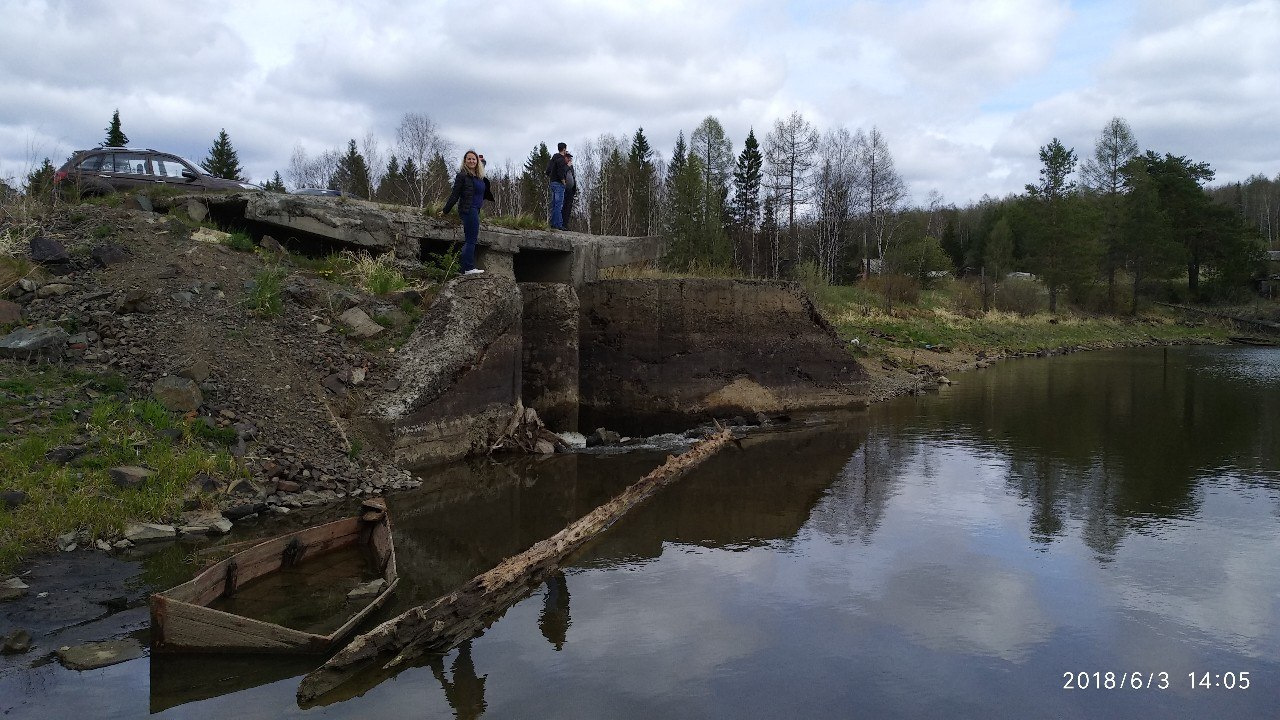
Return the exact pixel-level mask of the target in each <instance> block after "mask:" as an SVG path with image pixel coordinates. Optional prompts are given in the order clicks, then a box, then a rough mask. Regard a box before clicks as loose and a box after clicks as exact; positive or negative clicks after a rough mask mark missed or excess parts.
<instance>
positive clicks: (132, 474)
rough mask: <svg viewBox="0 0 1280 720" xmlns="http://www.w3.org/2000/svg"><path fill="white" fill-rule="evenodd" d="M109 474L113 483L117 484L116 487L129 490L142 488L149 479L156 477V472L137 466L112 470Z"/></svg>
mask: <svg viewBox="0 0 1280 720" xmlns="http://www.w3.org/2000/svg"><path fill="white" fill-rule="evenodd" d="M107 474H108V475H110V476H111V482H113V483H115V485H116V487H120V488H125V489H126V490H128V489H132V488H136V487H139V486H141V485H142V483H144V482H146V480H147V478H149V477H151V476H152V475H155V471H154V470H148V469H147V468H144V467H138V466H137V465H123V466H121V467H113V468H111V469H110V470H108V471H107Z"/></svg>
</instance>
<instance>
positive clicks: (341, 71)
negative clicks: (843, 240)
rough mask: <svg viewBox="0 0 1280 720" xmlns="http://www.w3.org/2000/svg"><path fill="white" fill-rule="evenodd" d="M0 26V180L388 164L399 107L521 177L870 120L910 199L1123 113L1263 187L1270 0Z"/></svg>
mask: <svg viewBox="0 0 1280 720" xmlns="http://www.w3.org/2000/svg"><path fill="white" fill-rule="evenodd" d="M7 10H8V12H7V22H6V24H5V25H3V26H0V98H3V100H4V102H0V174H10V175H12V174H14V173H15V169H16V168H18V167H19V166H22V165H25V164H26V163H27V162H28V160H27V157H26V156H27V155H29V154H30V151H31V149H32V148H36V149H37V150H36V151H37V152H39V153H41V154H47V155H49V156H50V157H51V158H52V159H54V160H55V162H56V161H58V160H60V159H61V158H62V157H65V156H66V154H68V153H69V152H70V151H71V150H74V149H78V148H83V147H88V146H91V145H93V144H96V143H97V142H98V141H99V140H101V139H102V137H103V135H104V131H103V129H104V128H105V126H106V124H107V122H108V120H109V119H110V115H111V111H112V110H114V109H115V108H119V109H120V112H121V118H122V120H123V121H124V129H125V132H126V133H127V134H128V135H129V136H130V139H131V140H132V141H133V144H136V145H142V146H150V147H163V148H164V149H167V150H173V151H176V152H179V153H181V154H184V155H188V156H193V157H195V158H196V159H200V158H201V157H203V156H204V155H205V154H206V153H207V151H208V148H209V146H210V145H211V143H212V141H213V138H214V137H215V136H216V134H217V132H218V130H219V129H221V128H226V129H227V132H228V133H229V134H230V136H231V139H232V142H233V144H234V145H235V147H236V148H237V150H238V151H239V153H240V156H241V160H242V163H243V164H244V165H245V166H246V169H247V170H248V172H249V173H250V175H252V176H253V177H256V178H260V179H264V178H266V177H269V176H270V174H271V173H272V172H273V171H275V170H282V169H284V168H285V166H286V165H287V163H288V158H289V154H290V153H291V152H292V149H293V148H294V147H295V146H296V145H298V144H301V145H303V146H304V147H306V148H307V149H308V150H309V151H312V152H319V151H321V150H324V149H328V148H340V147H342V146H344V145H345V143H346V141H347V140H348V139H349V138H357V139H359V138H362V137H363V136H364V135H365V134H366V133H368V132H373V133H375V134H377V135H379V136H381V137H382V138H383V146H384V147H387V146H389V145H390V141H391V139H392V137H393V134H394V130H395V126H396V124H397V123H398V121H399V119H400V117H401V116H402V115H403V114H404V113H406V112H421V113H426V114H428V115H429V116H431V117H432V118H433V119H435V120H436V122H437V123H438V124H439V126H440V127H441V129H442V130H443V131H444V132H445V133H446V135H447V136H448V137H449V139H451V140H452V141H453V142H454V144H455V145H456V146H458V147H462V146H476V147H480V148H484V149H485V150H486V154H488V155H489V156H490V157H492V158H495V159H496V160H498V162H499V163H501V162H502V160H503V159H504V158H510V159H512V160H513V161H515V162H516V163H519V162H520V161H521V160H522V159H523V158H524V156H525V155H526V154H527V153H528V151H529V149H530V148H532V147H534V146H535V145H536V144H537V143H538V142H543V141H545V142H548V143H552V142H555V141H557V140H562V139H563V140H566V141H568V142H570V143H578V142H581V141H583V140H586V139H587V138H594V137H596V136H598V135H600V134H601V133H611V134H621V135H624V136H630V135H631V134H632V133H633V132H634V131H635V129H636V128H637V127H641V126H643V127H644V128H645V131H646V134H647V135H648V136H649V138H650V142H651V144H652V145H653V146H654V148H655V149H656V150H658V151H660V152H661V153H663V154H664V155H669V154H670V150H671V146H672V145H673V144H674V141H675V136H676V134H677V133H678V132H679V131H681V130H683V131H684V132H685V133H686V135H687V134H688V133H689V131H691V130H692V128H693V127H694V126H695V125H696V124H697V123H698V122H699V121H700V120H701V119H702V118H703V117H705V116H707V115H715V116H717V117H718V118H719V119H720V120H721V122H722V124H723V125H724V126H725V128H726V130H727V131H728V133H729V136H730V138H731V140H732V141H733V142H734V145H735V148H734V152H735V153H736V152H738V151H739V150H740V149H741V142H742V139H743V138H744V137H745V135H746V132H747V129H748V128H749V127H754V128H755V129H756V130H757V136H758V137H759V138H760V139H761V140H763V136H764V134H765V133H766V132H767V131H768V129H769V127H771V125H772V123H773V121H774V120H775V119H777V118H780V117H785V116H786V115H788V114H790V113H791V112H792V111H796V110H798V111H800V112H802V113H803V114H804V115H805V116H806V117H807V118H808V119H809V120H810V121H811V122H813V123H814V124H815V125H817V126H818V127H819V129H824V130H825V129H828V128H831V127H834V126H836V125H844V126H846V127H849V128H851V129H853V128H858V127H861V128H864V129H866V128H870V127H871V126H872V125H876V126H878V127H879V128H880V129H881V130H882V131H883V132H884V133H885V134H886V137H888V138H889V140H890V148H891V150H892V151H893V153H894V155H895V157H896V158H897V159H898V167H899V170H900V172H902V174H903V175H904V177H905V179H906V180H907V181H908V185H909V186H910V188H911V190H912V191H913V195H914V199H916V200H922V199H923V197H924V195H925V193H927V191H928V190H930V189H934V188H936V189H939V190H941V191H942V192H943V193H944V195H945V196H946V198H947V199H948V200H950V201H955V202H965V201H968V200H974V199H977V198H978V197H980V196H981V195H983V194H991V195H1001V194H1004V193H1006V192H1010V191H1017V190H1018V189H1020V188H1021V186H1022V185H1023V184H1024V183H1026V182H1029V181H1031V180H1034V178H1035V174H1036V172H1037V169H1038V168H1037V167H1036V163H1037V159H1036V151H1037V149H1038V147H1039V146H1040V145H1042V144H1044V143H1045V142H1047V141H1048V140H1049V139H1050V138H1051V137H1054V136H1058V137H1061V138H1062V139H1063V141H1064V142H1065V143H1067V144H1068V145H1074V146H1075V147H1076V148H1077V153H1078V154H1079V155H1081V156H1082V157H1083V156H1086V155H1087V154H1088V153H1090V152H1091V151H1092V143H1093V140H1094V138H1095V136H1096V134H1097V132H1098V131H1099V130H1100V129H1101V127H1102V125H1103V124H1104V123H1105V122H1106V121H1107V120H1108V119H1109V118H1110V117H1112V116H1113V115H1120V116H1122V117H1125V118H1126V119H1127V120H1128V121H1129V122H1130V124H1131V125H1132V126H1133V128H1134V131H1135V133H1136V134H1137V135H1138V139H1139V141H1140V142H1141V143H1142V145H1143V146H1144V147H1151V148H1152V149H1157V150H1160V151H1166V150H1167V151H1169V152H1174V153H1175V154H1186V155H1189V156H1191V157H1193V158H1195V159H1197V160H1204V161H1207V162H1209V163H1211V164H1212V165H1213V166H1214V167H1215V168H1217V169H1218V170H1219V178H1220V179H1224V180H1225V179H1234V178H1241V177H1244V176H1246V175H1248V174H1250V173H1253V172H1264V173H1266V174H1268V175H1272V174H1274V173H1275V172H1276V171H1277V170H1278V169H1280V168H1278V167H1277V166H1278V165H1280V149H1278V148H1277V145H1276V143H1275V142H1274V141H1273V139H1272V138H1273V137H1274V133H1273V132H1272V131H1271V128H1270V122H1269V119H1270V118H1273V117H1276V115H1277V111H1280V94H1277V93H1276V92H1275V91H1274V88H1275V87H1278V86H1280V5H1277V4H1276V3H1275V2H1273V1H1272V0H1254V1H1252V2H1250V1H1246V0H1240V1H1237V2H1224V3H1215V4H1204V3H1200V2H1174V3H1169V2H1165V1H1164V0H1162V1H1161V2H1154V1H1153V2H1146V1H1145V0H1130V1H1129V2H1117V3H1101V4H1099V3H1093V2H1084V1H1083V0H1079V1H1076V2H1068V1H1067V0H1033V1H1027V2H1013V1H1009V0H966V1H965V2H953V1H951V0H910V1H907V2H889V0H880V1H871V0H860V1H859V2H855V3H853V4H852V5H850V4H848V3H845V2H838V1H836V0H811V1H810V2H805V3H783V4H778V3H766V2H764V1H763V0H736V1H734V2H726V3H691V2H681V1H678V0H661V1H660V2H651V3H639V2H621V1H619V2H586V1H581V2H571V3H563V4H560V5H557V6H555V7H554V8H548V7H544V6H538V5H529V4H527V3H519V2H514V1H504V0H495V2H491V3H488V4H486V5H484V6H480V7H477V6H475V5H474V4H468V3H461V2H456V1H455V0H437V1H435V2H428V3H413V4H408V5H405V4H402V3H393V2H386V1H383V2H368V3H361V4H360V5H358V6H355V5H350V4H346V3H338V2H334V1H332V0H313V1H312V2H308V3H291V2H276V3H265V4H264V3H256V2H248V1H246V0H239V1H237V2H231V3H226V4H222V5H213V6H192V5H188V4H175V3H167V2H161V1H159V0H122V1H121V2H112V3H107V2H69V1H67V0H43V1H42V0H17V2H15V3H10V4H9V6H8V7H7Z"/></svg>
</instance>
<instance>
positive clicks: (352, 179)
mask: <svg viewBox="0 0 1280 720" xmlns="http://www.w3.org/2000/svg"><path fill="white" fill-rule="evenodd" d="M330 184H331V185H336V186H337V187H336V188H335V189H336V190H341V191H342V192H344V193H346V194H348V195H351V196H353V197H358V198H364V199H365V200H368V199H369V164H368V163H367V162H365V159H364V155H361V154H360V151H359V150H357V149H356V141H355V139H354V138H352V139H351V140H350V141H349V142H348V143H347V154H346V155H343V156H342V159H341V160H339V161H338V171H337V172H335V173H334V174H333V181H332V183H330Z"/></svg>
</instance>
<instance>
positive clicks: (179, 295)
mask: <svg viewBox="0 0 1280 720" xmlns="http://www.w3.org/2000/svg"><path fill="white" fill-rule="evenodd" d="M169 297H171V298H173V301H174V302H176V303H178V304H179V305H190V304H191V303H192V302H193V301H195V299H196V296H195V295H192V294H191V293H190V292H188V291H186V290H179V291H178V292H176V293H172V294H170V295H169Z"/></svg>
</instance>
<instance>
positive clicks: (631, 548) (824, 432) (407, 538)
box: [391, 414, 866, 613]
mask: <svg viewBox="0 0 1280 720" xmlns="http://www.w3.org/2000/svg"><path fill="white" fill-rule="evenodd" d="M864 423H865V419H864V416H862V415H861V414H856V415H854V416H853V417H852V418H851V419H850V420H849V422H846V423H835V424H831V425H826V426H818V427H808V428H802V429H798V430H792V431H786V432H761V433H758V434H753V435H749V436H747V438H745V439H744V440H742V448H741V449H739V448H736V447H731V448H728V449H726V450H723V451H721V452H720V453H718V454H717V455H716V456H715V457H713V458H710V459H709V460H707V462H706V463H705V464H704V465H703V466H701V467H699V468H698V470H697V471H695V472H694V473H692V474H691V475H690V476H689V477H686V478H684V479H682V480H680V481H679V482H677V483H675V484H673V485H671V486H670V487H667V488H665V489H663V490H662V492H660V493H658V494H657V495H655V496H654V497H653V498H652V499H650V500H649V501H648V502H647V503H646V504H644V505H642V506H641V507H640V508H638V509H637V510H635V511H634V512H633V513H631V514H629V515H628V516H626V517H624V518H622V519H621V520H620V521H618V523H617V525H616V526H615V528H614V529H612V530H610V531H609V532H607V533H604V534H602V535H600V536H599V537H597V538H596V539H595V540H593V541H592V542H591V544H589V545H587V546H586V547H584V548H583V549H582V550H580V551H579V552H578V554H576V555H575V556H574V562H575V564H584V563H593V562H605V563H610V562H619V561H636V560H643V559H645V558H653V557H658V556H659V555H661V554H662V546H663V543H667V542H676V543H687V544H696V545H704V546H708V547H726V546H739V545H752V544H757V543H763V542H768V541H771V540H778V539H787V538H791V537H794V536H795V534H796V533H797V532H798V531H799V529H800V528H801V527H802V526H803V525H804V524H805V523H806V522H808V520H809V516H810V513H811V512H812V511H813V508H814V507H815V506H816V505H817V503H818V501H819V499H820V498H821V497H822V496H823V495H824V493H826V492H827V489H828V487H829V486H830V485H831V483H832V482H833V481H835V480H836V479H837V478H838V477H839V476H840V474H841V468H842V467H843V466H844V465H845V463H846V462H847V461H848V459H849V457H850V456H851V455H853V453H854V452H855V451H856V450H857V449H858V447H859V446H860V445H861V443H862V442H863V439H864V438H865V435H866V427H865V424H864ZM665 454H666V453H661V452H659V453H629V454H626V455H613V456H598V455H557V456H554V457H551V458H546V459H543V460H535V459H529V460H522V461H518V462H510V463H506V464H503V465H496V464H492V463H484V464H480V463H477V464H475V465H474V466H472V467H466V466H461V465H454V466H449V467H446V468H441V469H440V471H439V472H438V473H436V474H435V475H434V476H433V477H432V479H431V481H429V482H428V483H426V484H424V485H423V486H422V487H421V488H418V489H417V490H415V491H413V492H409V493H402V494H400V495H397V496H396V504H395V514H396V525H395V528H396V560H397V564H398V566H399V570H400V577H401V585H400V588H399V590H398V591H397V593H396V596H395V597H394V598H393V599H392V605H393V606H392V607H391V611H392V612H393V613H395V612H400V611H401V610H404V609H407V608H409V607H412V606H413V605H416V604H420V603H422V602H426V601H427V600H430V599H433V598H435V597H436V596H438V595H440V594H443V593H445V592H448V591H449V590H452V589H453V588H455V587H457V586H458V585H461V584H462V583H464V582H466V581H467V580H470V579H471V578H472V577H474V576H475V575H478V574H479V573H481V572H484V571H486V570H488V569H490V568H492V567H493V566H495V565H497V564H498V563H499V562H501V561H502V560H503V559H504V558H507V557H509V556H511V555H515V554H517V553H519V552H522V551H524V550H525V549H527V548H528V547H529V546H531V545H533V544H534V543H535V542H538V541H539V540H543V539H545V538H547V537H550V536H551V535H553V534H555V533H556V532H558V531H559V530H561V529H562V528H563V527H564V526H565V525H567V524H569V523H570V522H572V521H573V520H576V519H578V518H579V517H582V516H583V515H585V514H587V513H588V512H590V511H591V510H593V509H595V508H596V507H597V506H598V505H600V504H602V503H604V502H606V501H608V500H609V499H610V498H611V497H613V496H614V495H615V494H617V493H618V492H621V491H622V490H623V489H624V488H625V487H626V486H627V485H629V484H631V483H632V482H634V481H636V480H638V479H640V478H641V477H643V476H644V475H645V474H646V473H648V472H649V471H650V470H652V469H653V468H654V467H655V466H657V465H658V464H660V463H661V462H662V459H663V457H664V456H665ZM798 457H803V458H804V463H803V464H799V463H797V462H796V461H795V459H796V458H798Z"/></svg>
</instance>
